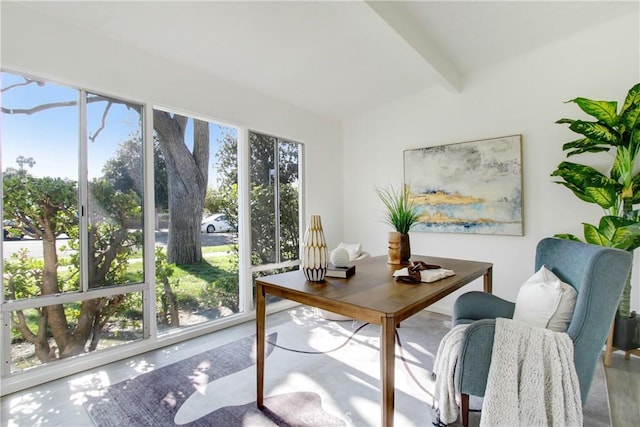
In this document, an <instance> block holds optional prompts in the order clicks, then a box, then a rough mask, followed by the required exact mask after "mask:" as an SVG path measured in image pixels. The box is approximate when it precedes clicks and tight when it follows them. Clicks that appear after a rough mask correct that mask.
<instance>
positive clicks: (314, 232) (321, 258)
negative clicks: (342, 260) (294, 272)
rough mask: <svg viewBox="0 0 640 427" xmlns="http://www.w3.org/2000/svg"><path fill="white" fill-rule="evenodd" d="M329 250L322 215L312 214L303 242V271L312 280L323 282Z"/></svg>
mask: <svg viewBox="0 0 640 427" xmlns="http://www.w3.org/2000/svg"><path fill="white" fill-rule="evenodd" d="M328 262H329V250H328V249H327V242H326V240H325V239H324V232H323V231H322V222H321V221H320V215H311V218H310V220H309V225H308V226H307V229H306V230H305V232H304V241H303V242H302V266H301V267H302V272H303V273H304V276H305V277H306V278H307V280H309V281H311V282H322V281H323V280H324V276H325V274H326V273H327V264H328Z"/></svg>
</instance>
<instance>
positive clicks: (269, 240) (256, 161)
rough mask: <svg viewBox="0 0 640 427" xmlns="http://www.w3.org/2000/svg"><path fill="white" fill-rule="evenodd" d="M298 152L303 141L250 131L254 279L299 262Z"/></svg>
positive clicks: (292, 266) (288, 267)
mask: <svg viewBox="0 0 640 427" xmlns="http://www.w3.org/2000/svg"><path fill="white" fill-rule="evenodd" d="M301 151H302V144H299V143H296V142H291V141H286V140H284V139H281V138H277V137H274V136H269V135H264V134H259V133H256V132H250V133H249V159H250V164H249V174H250V187H251V212H250V217H251V250H252V251H251V255H252V257H251V261H252V271H253V278H254V280H255V278H257V277H260V276H262V275H265V274H273V273H277V272H281V271H286V270H288V269H293V268H297V267H296V266H297V265H299V251H300V246H299V243H300V224H301V219H300V212H301V210H300V200H301V194H300V188H301V185H300V184H301V182H300V177H301V173H300V170H301V162H300V159H301ZM273 300H274V299H270V300H269V302H271V301H273Z"/></svg>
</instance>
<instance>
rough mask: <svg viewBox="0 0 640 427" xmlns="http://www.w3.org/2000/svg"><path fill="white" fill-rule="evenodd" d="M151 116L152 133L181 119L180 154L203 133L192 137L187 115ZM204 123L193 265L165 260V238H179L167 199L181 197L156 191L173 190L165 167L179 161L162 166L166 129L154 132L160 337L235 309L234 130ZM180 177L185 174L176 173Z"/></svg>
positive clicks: (189, 149)
mask: <svg viewBox="0 0 640 427" xmlns="http://www.w3.org/2000/svg"><path fill="white" fill-rule="evenodd" d="M154 116H156V117H157V118H158V121H157V122H156V130H157V126H158V124H159V123H164V124H165V125H169V124H171V123H177V122H178V121H180V120H184V123H185V124H184V127H185V132H184V136H182V137H181V138H182V140H181V141H180V143H181V144H184V145H185V148H187V150H182V151H181V152H182V153H184V155H187V156H191V155H192V150H193V147H194V146H195V145H196V144H195V138H201V137H202V135H204V134H206V132H203V133H198V136H196V132H194V123H195V121H194V119H193V118H191V117H185V116H180V115H177V114H174V113H166V112H161V111H154ZM200 123H206V122H202V121H200ZM207 124H208V138H209V139H208V147H209V163H208V164H207V172H208V188H207V189H206V196H205V198H204V201H203V210H201V211H199V212H196V213H197V214H199V215H200V216H199V218H198V221H199V230H198V231H199V234H198V237H199V245H200V246H199V247H200V249H201V254H202V260H201V261H198V262H189V263H187V262H176V261H175V260H171V263H169V255H170V250H169V245H170V242H171V241H172V240H171V239H170V237H171V236H172V233H178V236H182V234H181V233H180V229H179V227H180V224H172V222H171V221H172V218H174V216H175V215H176V214H175V210H174V207H173V206H172V205H171V200H174V199H177V200H181V198H180V197H179V196H178V197H177V198H176V197H175V196H176V195H175V194H173V195H172V194H170V192H167V193H166V194H159V193H158V189H164V188H166V189H169V188H171V189H172V191H176V190H173V188H174V187H172V186H171V185H170V183H169V176H171V174H169V173H167V172H168V170H167V168H168V167H170V166H169V165H170V164H183V163H184V160H175V161H173V162H167V161H166V159H165V158H164V155H163V153H164V152H166V151H167V150H160V149H159V148H160V146H161V145H162V144H165V143H166V141H163V138H167V132H168V131H167V129H166V128H169V127H170V126H164V128H163V129H161V132H156V138H155V139H156V147H157V149H156V152H155V157H156V158H155V159H154V164H155V176H156V203H157V208H158V209H157V220H156V233H155V235H156V296H157V300H156V307H157V311H156V319H157V322H158V323H157V324H158V330H159V331H160V333H163V332H168V331H171V330H174V329H176V328H182V327H188V326H193V325H197V324H201V323H204V322H209V321H214V320H216V319H219V318H222V317H225V316H230V315H232V314H235V313H238V312H239V311H240V301H239V283H238V278H239V267H238V266H239V262H238V253H239V252H238V243H237V229H238V202H237V200H238V194H237V193H238V162H237V157H238V156H237V147H238V144H237V130H236V129H235V128H230V127H225V126H222V125H218V124H216V123H207ZM170 143H174V142H170ZM187 160H189V161H190V159H187ZM180 173H182V174H184V173H186V171H185V170H184V169H182V170H181V171H180ZM184 180H185V181H186V180H188V177H184ZM179 188H180V186H178V189H179ZM158 201H160V203H158ZM191 210H192V211H193V206H192V208H191ZM177 240H178V241H179V240H180V239H177Z"/></svg>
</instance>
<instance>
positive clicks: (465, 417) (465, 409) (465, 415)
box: [460, 393, 469, 427]
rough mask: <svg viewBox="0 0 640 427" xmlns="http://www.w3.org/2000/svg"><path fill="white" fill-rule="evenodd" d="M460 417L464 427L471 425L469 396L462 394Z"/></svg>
mask: <svg viewBox="0 0 640 427" xmlns="http://www.w3.org/2000/svg"><path fill="white" fill-rule="evenodd" d="M460 417H461V418H462V427H467V426H468V425H469V395H468V394H464V393H462V394H460Z"/></svg>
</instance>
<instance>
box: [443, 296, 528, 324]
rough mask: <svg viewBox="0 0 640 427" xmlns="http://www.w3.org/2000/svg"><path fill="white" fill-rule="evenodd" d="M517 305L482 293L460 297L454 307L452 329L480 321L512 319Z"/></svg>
mask: <svg viewBox="0 0 640 427" xmlns="http://www.w3.org/2000/svg"><path fill="white" fill-rule="evenodd" d="M515 307H516V305H515V304H514V303H512V302H510V301H507V300H504V299H502V298H499V297H497V296H495V295H492V294H488V293H485V292H480V291H472V292H467V293H466V294H463V295H460V297H458V299H457V300H456V302H455V303H454V305H453V316H452V319H451V323H452V325H451V326H452V327H454V326H457V325H459V324H461V323H471V322H475V321H476V320H480V319H495V318H498V317H504V318H507V319H511V318H512V317H513V311H514V310H515Z"/></svg>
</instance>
